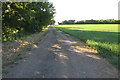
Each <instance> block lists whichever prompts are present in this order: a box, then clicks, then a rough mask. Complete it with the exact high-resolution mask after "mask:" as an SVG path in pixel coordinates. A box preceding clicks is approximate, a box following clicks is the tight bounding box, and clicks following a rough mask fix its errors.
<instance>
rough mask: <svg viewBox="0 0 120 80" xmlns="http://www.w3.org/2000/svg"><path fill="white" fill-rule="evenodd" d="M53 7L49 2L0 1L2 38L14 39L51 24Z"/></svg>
mask: <svg viewBox="0 0 120 80" xmlns="http://www.w3.org/2000/svg"><path fill="white" fill-rule="evenodd" d="M54 14H55V9H54V6H53V4H51V3H49V2H2V40H3V41H8V40H14V39H16V37H20V36H23V35H26V34H32V33H35V32H40V31H42V29H43V28H45V27H46V26H47V25H49V24H53V22H54V20H53V17H54Z"/></svg>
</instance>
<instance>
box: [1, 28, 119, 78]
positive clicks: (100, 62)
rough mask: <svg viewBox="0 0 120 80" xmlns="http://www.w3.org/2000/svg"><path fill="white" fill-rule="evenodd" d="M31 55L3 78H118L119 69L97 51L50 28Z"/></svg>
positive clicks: (9, 69)
mask: <svg viewBox="0 0 120 80" xmlns="http://www.w3.org/2000/svg"><path fill="white" fill-rule="evenodd" d="M29 54H30V55H29V56H28V57H27V58H25V59H23V60H21V61H19V64H17V65H15V66H14V67H13V68H7V69H6V71H8V74H5V75H3V78H117V77H118V70H117V69H116V68H115V67H113V66H112V65H111V64H110V63H108V61H106V60H105V59H104V58H102V57H100V56H99V55H97V54H96V53H95V51H94V50H92V49H90V48H87V47H86V46H85V45H84V44H82V43H81V42H79V41H77V40H75V39H73V38H70V37H68V36H66V35H64V34H62V33H61V32H58V31H57V30H56V29H55V28H53V27H52V26H50V28H49V33H48V34H47V35H46V36H45V37H44V39H43V40H42V41H41V42H40V43H39V46H38V48H34V49H33V50H32V51H31V52H30V53H29Z"/></svg>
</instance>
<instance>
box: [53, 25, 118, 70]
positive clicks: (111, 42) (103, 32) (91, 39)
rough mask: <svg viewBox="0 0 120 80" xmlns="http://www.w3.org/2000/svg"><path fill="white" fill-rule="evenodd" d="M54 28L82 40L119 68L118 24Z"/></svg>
mask: <svg viewBox="0 0 120 80" xmlns="http://www.w3.org/2000/svg"><path fill="white" fill-rule="evenodd" d="M55 27H56V28H57V29H59V30H61V31H63V32H65V33H67V34H70V35H72V36H74V37H75V38H78V39H80V40H82V41H83V42H85V43H86V44H87V45H89V46H90V47H91V48H93V49H95V50H97V51H98V53H99V54H100V55H101V56H103V57H104V58H107V59H108V60H109V61H110V62H111V63H112V64H114V65H115V66H116V67H118V65H119V66H120V64H118V57H119V56H120V53H119V50H118V46H120V44H118V35H119V33H118V24H84V25H55ZM119 69H120V68H119Z"/></svg>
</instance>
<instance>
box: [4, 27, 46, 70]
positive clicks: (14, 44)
mask: <svg viewBox="0 0 120 80" xmlns="http://www.w3.org/2000/svg"><path fill="white" fill-rule="evenodd" d="M47 33H48V29H45V30H44V31H43V32H39V33H35V34H32V35H29V36H26V37H23V38H21V39H18V40H15V41H8V42H4V43H3V44H2V53H3V55H2V60H3V68H6V67H12V66H13V64H17V61H18V60H20V59H23V58H24V57H26V56H28V55H29V51H30V50H31V49H32V48H36V47H37V46H38V45H37V44H38V42H40V41H41V40H42V39H43V37H44V36H45V35H46V34H47Z"/></svg>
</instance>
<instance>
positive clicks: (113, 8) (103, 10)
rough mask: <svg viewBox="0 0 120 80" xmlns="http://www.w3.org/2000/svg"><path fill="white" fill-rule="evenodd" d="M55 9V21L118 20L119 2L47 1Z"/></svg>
mask: <svg viewBox="0 0 120 80" xmlns="http://www.w3.org/2000/svg"><path fill="white" fill-rule="evenodd" d="M48 1H49V2H53V5H54V6H55V9H56V15H55V20H56V21H57V22H61V21H63V20H69V19H72V20H73V19H74V20H78V21H79V20H86V19H118V2H119V1H120V0H48Z"/></svg>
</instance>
